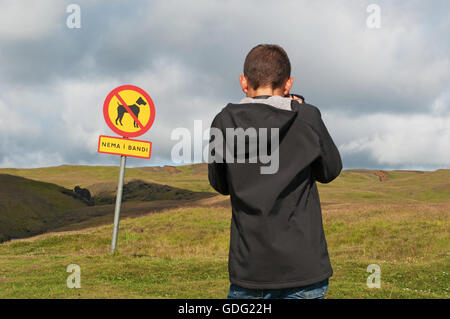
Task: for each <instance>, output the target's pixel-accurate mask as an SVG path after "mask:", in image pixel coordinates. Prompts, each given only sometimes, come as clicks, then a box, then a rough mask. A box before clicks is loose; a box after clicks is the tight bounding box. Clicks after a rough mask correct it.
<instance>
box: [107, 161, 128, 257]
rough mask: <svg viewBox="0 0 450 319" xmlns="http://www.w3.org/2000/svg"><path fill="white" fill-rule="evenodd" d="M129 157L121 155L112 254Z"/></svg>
mask: <svg viewBox="0 0 450 319" xmlns="http://www.w3.org/2000/svg"><path fill="white" fill-rule="evenodd" d="M126 162H127V157H126V156H124V155H122V156H120V169H119V184H118V185H117V195H116V209H115V210H114V229H113V235H112V241H111V254H114V252H115V251H116V245H117V233H118V232H119V218H120V205H121V204H122V191H123V178H124V176H125V164H126Z"/></svg>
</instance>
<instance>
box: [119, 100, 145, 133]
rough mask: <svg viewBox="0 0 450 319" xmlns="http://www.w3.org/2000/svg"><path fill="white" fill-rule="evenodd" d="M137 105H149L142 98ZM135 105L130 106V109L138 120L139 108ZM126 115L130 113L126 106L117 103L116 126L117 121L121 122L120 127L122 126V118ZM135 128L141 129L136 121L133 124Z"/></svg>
mask: <svg viewBox="0 0 450 319" xmlns="http://www.w3.org/2000/svg"><path fill="white" fill-rule="evenodd" d="M136 104H138V105H147V103H146V102H145V101H144V99H143V98H142V97H139V98H138V99H137V101H136ZM136 104H133V105H128V107H129V108H130V111H131V112H133V114H134V115H135V116H136V118H139V106H138V105H136ZM125 113H128V111H127V110H126V109H125V106H123V105H120V104H119V102H117V118H116V125H117V121H119V123H120V125H123V124H122V118H123V115H124V114H125ZM133 126H134V127H139V125H138V124H137V123H136V121H134V124H133Z"/></svg>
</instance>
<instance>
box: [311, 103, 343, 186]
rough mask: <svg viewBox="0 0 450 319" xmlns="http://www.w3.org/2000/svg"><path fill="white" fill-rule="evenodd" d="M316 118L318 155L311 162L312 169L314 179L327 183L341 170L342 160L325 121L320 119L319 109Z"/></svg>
mask: <svg viewBox="0 0 450 319" xmlns="http://www.w3.org/2000/svg"><path fill="white" fill-rule="evenodd" d="M317 112H318V119H317V121H316V123H317V125H315V129H316V130H317V133H318V134H319V140H320V155H319V157H318V158H317V159H316V160H315V161H314V162H313V163H312V170H313V175H314V177H315V179H316V180H317V181H318V182H320V183H329V182H331V181H332V180H334V179H335V178H336V177H338V176H339V174H340V172H341V170H342V160H341V156H340V154H339V150H338V148H337V147H336V145H335V144H334V142H333V139H332V138H331V136H330V133H328V130H327V128H326V126H325V123H324V122H323V120H322V116H321V113H320V111H319V109H317Z"/></svg>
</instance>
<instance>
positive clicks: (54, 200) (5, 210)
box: [0, 174, 214, 242]
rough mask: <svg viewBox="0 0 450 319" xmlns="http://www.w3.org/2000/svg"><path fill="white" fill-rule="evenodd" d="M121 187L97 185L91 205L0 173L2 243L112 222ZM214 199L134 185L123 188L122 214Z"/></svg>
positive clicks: (167, 188) (58, 189)
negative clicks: (77, 226) (75, 225)
mask: <svg viewBox="0 0 450 319" xmlns="http://www.w3.org/2000/svg"><path fill="white" fill-rule="evenodd" d="M116 188H117V185H116V184H113V183H112V182H111V183H104V185H102V186H98V185H97V187H96V188H94V189H95V190H96V191H97V194H96V195H95V196H94V197H93V200H92V203H95V206H88V205H87V204H88V202H87V201H83V200H81V199H79V198H76V197H75V193H74V192H73V191H71V190H69V189H66V188H64V187H62V186H58V185H55V184H51V183H46V182H39V181H36V180H30V179H27V178H23V177H19V176H13V175H8V174H0V242H3V241H6V240H9V239H16V238H24V237H30V236H33V235H37V234H41V233H44V232H47V231H51V230H54V229H56V228H61V227H64V226H67V225H72V224H77V223H82V222H87V221H90V224H92V225H93V224H95V225H99V224H103V223H107V222H110V221H112V220H113V217H112V216H113V212H114V205H113V204H114V203H115V196H116ZM68 195H69V196H68ZM212 195H214V194H212V193H208V192H194V191H190V190H186V189H180V188H175V187H171V186H167V185H160V184H155V183H145V182H143V181H140V180H132V181H130V182H128V183H127V184H125V185H124V191H123V202H124V203H126V204H124V205H123V209H122V215H123V216H127V217H131V216H138V215H142V214H145V213H148V212H152V211H159V210H162V209H167V208H173V207H178V206H180V205H187V203H188V202H189V201H192V200H196V199H201V198H206V197H210V196H212ZM127 202H130V203H127ZM92 203H89V204H92ZM108 204H109V205H108ZM91 219H92V220H91ZM100 221H101V222H100Z"/></svg>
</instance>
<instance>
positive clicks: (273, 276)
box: [208, 101, 342, 289]
mask: <svg viewBox="0 0 450 319" xmlns="http://www.w3.org/2000/svg"><path fill="white" fill-rule="evenodd" d="M291 107H292V110H293V111H289V110H282V109H279V108H276V107H273V106H271V105H268V104H263V103H247V104H231V103H230V104H228V105H227V106H226V107H225V108H224V109H223V110H222V111H221V112H220V113H219V114H218V115H217V116H216V117H215V118H214V120H213V123H212V125H211V127H212V128H217V129H219V130H220V131H221V132H222V133H223V136H224V139H225V142H224V143H223V144H224V146H223V147H224V149H223V150H222V151H223V152H222V154H225V152H226V147H227V146H226V145H227V144H229V141H228V140H226V129H227V128H232V129H236V128H243V129H244V130H246V129H248V128H255V129H256V130H258V129H260V128H278V129H279V148H278V151H279V167H278V171H277V172H276V173H274V174H261V167H264V166H267V165H268V164H264V163H261V162H260V161H259V160H258V162H257V163H249V162H248V152H247V153H246V159H247V161H246V163H237V162H236V157H234V161H230V158H226V157H225V156H223V157H222V160H223V161H224V162H223V163H220V161H217V158H218V157H216V162H212V163H210V164H209V165H208V173H209V174H208V175H209V181H210V183H211V185H212V187H213V188H214V189H216V190H217V191H218V192H219V193H221V194H224V195H228V194H229V195H230V199H231V205H232V219H231V234H230V251H229V263H228V270H229V278H230V281H231V283H233V284H236V285H238V286H241V287H245V288H254V289H281V288H291V287H299V286H306V285H310V284H314V283H317V282H320V281H322V280H325V279H327V278H329V277H330V276H331V275H332V273H333V270H332V268H331V264H330V260H329V256H328V250H327V243H326V240H325V235H324V231H323V225H322V213H321V207H320V200H319V193H318V191H317V186H316V181H319V182H321V183H329V182H331V181H332V180H333V179H335V178H336V177H337V176H338V175H339V173H340V172H341V169H342V162H341V157H340V155H339V151H338V149H337V147H336V145H335V144H334V142H333V140H332V138H331V136H330V134H329V133H328V130H327V128H326V127H325V124H324V122H323V121H322V118H321V113H320V111H319V109H318V108H317V107H315V106H313V105H310V104H300V103H298V102H297V101H292V103H291ZM268 136H269V138H270V133H269V134H268ZM248 140H249V139H247V141H246V144H247V146H248V144H249V141H248ZM268 144H270V142H269V143H268ZM268 147H269V149H270V145H269V146H268ZM257 148H258V152H259V149H260V144H257ZM210 151H211V150H210ZM212 154H214V151H213V152H212ZM236 154H238V151H236ZM225 161H227V162H225Z"/></svg>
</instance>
